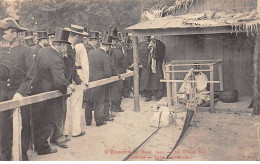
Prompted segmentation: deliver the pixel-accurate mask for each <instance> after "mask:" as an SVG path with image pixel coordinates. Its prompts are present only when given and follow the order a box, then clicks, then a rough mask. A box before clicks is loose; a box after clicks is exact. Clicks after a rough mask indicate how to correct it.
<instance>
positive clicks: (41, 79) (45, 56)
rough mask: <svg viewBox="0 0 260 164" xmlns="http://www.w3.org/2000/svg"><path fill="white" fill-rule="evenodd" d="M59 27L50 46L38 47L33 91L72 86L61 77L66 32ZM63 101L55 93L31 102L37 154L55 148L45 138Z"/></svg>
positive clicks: (60, 137) (64, 89)
mask: <svg viewBox="0 0 260 164" xmlns="http://www.w3.org/2000/svg"><path fill="white" fill-rule="evenodd" d="M63 31H64V32H63V35H57V37H55V39H54V40H53V44H52V46H51V47H46V48H42V49H41V50H40V51H39V52H38V55H37V57H36V67H37V75H36V78H35V81H34V93H35V94H39V93H43V92H49V91H54V90H59V91H61V92H62V93H63V94H65V93H67V87H68V88H70V89H72V90H74V89H75V86H74V85H73V84H70V83H69V81H68V80H67V79H66V77H65V65H64V61H63V56H64V55H66V51H67V43H69V42H68V36H69V32H68V31H65V30H63ZM56 34H57V31H56ZM58 36H59V38H58ZM63 101H64V98H63V97H58V98H54V99H50V100H47V101H43V102H40V103H37V104H35V105H34V108H35V109H34V110H33V117H34V133H35V146H36V149H37V152H38V155H44V154H50V153H56V152H57V150H56V149H51V148H50V146H49V144H48V141H47V140H48V138H49V137H50V135H51V133H52V130H53V128H54V127H55V126H54V124H55V122H56V121H59V120H62V118H64V108H63V105H64V103H63ZM57 132H58V131H57ZM52 138H53V139H54V140H55V141H56V142H59V141H58V140H61V141H64V138H63V134H58V133H56V134H55V136H52Z"/></svg>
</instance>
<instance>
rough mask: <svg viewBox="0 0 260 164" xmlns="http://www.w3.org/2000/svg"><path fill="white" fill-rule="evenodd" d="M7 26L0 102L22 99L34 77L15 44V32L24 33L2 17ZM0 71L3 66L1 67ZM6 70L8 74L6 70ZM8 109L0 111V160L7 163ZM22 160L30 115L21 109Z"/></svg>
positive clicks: (25, 50)
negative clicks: (3, 76) (6, 44)
mask: <svg viewBox="0 0 260 164" xmlns="http://www.w3.org/2000/svg"><path fill="white" fill-rule="evenodd" d="M3 21H4V22H5V23H6V24H7V26H6V29H5V31H4V35H3V39H4V40H5V41H6V42H7V43H9V44H10V47H9V48H8V49H6V52H5V54H4V55H3V56H2V58H1V63H2V64H0V65H3V64H4V65H6V64H8V63H9V62H10V63H9V64H11V65H12V66H11V67H9V68H8V66H5V68H4V72H8V74H7V76H6V77H5V78H1V80H0V102H2V101H7V100H11V99H21V98H22V97H23V96H26V94H27V91H28V89H29V87H30V83H31V80H32V79H33V77H34V71H33V69H32V68H33V65H34V58H33V56H32V52H31V50H30V48H29V47H27V46H25V45H22V44H20V43H19V41H18V32H22V31H26V29H25V28H23V27H21V26H20V25H19V24H18V23H17V22H16V21H15V20H14V19H12V18H5V19H4V20H3ZM2 68H3V67H2ZM7 68H8V71H7ZM12 113H13V111H12V110H8V111H5V112H0V125H1V127H0V140H1V143H0V160H11V150H12V138H13V130H12V129H13V125H12V117H11V116H12ZM21 114H22V138H21V139H22V158H23V160H28V156H27V150H28V149H29V130H30V125H29V123H30V113H29V110H28V109H26V108H24V107H22V108H21Z"/></svg>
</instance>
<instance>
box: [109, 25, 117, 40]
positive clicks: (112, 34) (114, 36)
mask: <svg viewBox="0 0 260 164" xmlns="http://www.w3.org/2000/svg"><path fill="white" fill-rule="evenodd" d="M117 33H118V31H117V28H110V29H109V31H108V35H110V36H112V37H113V39H118V36H117Z"/></svg>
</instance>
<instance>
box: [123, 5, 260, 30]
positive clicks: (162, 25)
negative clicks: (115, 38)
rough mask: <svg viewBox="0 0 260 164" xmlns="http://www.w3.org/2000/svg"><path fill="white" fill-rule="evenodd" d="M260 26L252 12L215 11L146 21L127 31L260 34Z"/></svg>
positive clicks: (256, 16)
mask: <svg viewBox="0 0 260 164" xmlns="http://www.w3.org/2000/svg"><path fill="white" fill-rule="evenodd" d="M258 24H260V14H259V13H258V11H257V10H252V11H246V10H245V11H235V10H228V11H213V10H208V11H206V12H203V13H196V14H186V15H179V16H167V17H162V18H157V19H154V20H151V21H144V22H140V23H138V24H135V25H133V26H130V27H128V28H127V30H147V29H151V30H155V29H169V28H205V27H218V26H230V27H232V31H233V32H241V31H243V32H247V33H248V34H249V33H251V34H252V35H254V33H259V31H260V29H258V28H257V27H258V26H257V25H258Z"/></svg>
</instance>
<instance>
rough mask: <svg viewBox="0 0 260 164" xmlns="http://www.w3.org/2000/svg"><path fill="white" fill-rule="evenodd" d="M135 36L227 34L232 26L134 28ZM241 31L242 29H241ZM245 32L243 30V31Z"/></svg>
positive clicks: (230, 31)
mask: <svg viewBox="0 0 260 164" xmlns="http://www.w3.org/2000/svg"><path fill="white" fill-rule="evenodd" d="M129 31H131V32H132V33H133V36H147V35H149V36H151V35H153V36H164V35H197V34H225V33H230V34H231V33H232V26H231V25H225V26H215V27H185V28H176V27H172V28H170V27H169V28H158V29H145V28H144V29H133V30H129ZM239 32H240V31H239ZM241 32H243V31H241Z"/></svg>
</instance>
